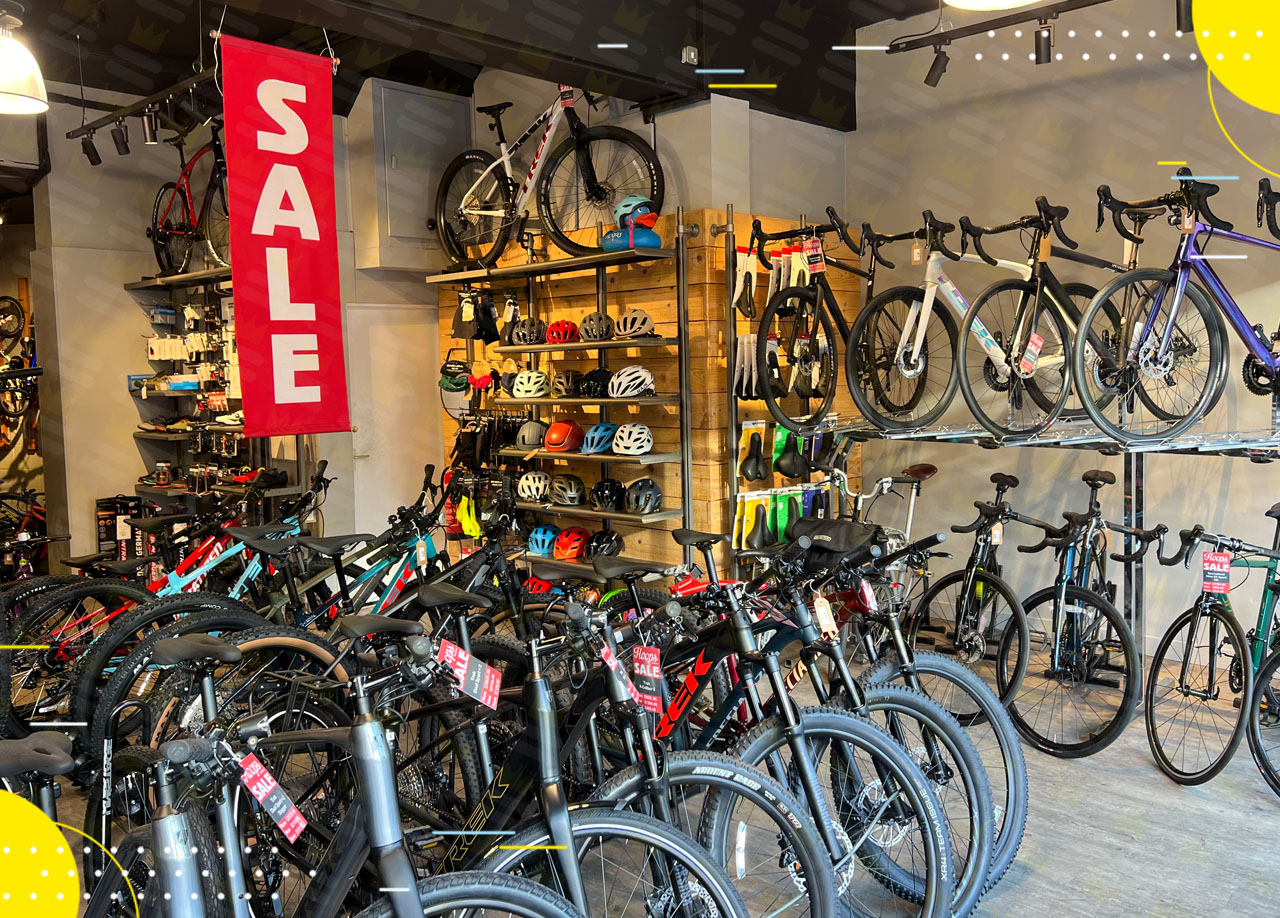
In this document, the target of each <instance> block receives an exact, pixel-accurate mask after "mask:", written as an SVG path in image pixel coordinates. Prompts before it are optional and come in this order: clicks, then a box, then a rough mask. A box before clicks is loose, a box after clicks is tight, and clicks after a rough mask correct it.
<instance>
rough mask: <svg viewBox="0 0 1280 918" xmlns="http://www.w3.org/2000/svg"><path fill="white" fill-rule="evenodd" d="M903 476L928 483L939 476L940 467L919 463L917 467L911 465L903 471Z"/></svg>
mask: <svg viewBox="0 0 1280 918" xmlns="http://www.w3.org/2000/svg"><path fill="white" fill-rule="evenodd" d="M902 474H903V475H905V476H906V477H907V478H914V479H915V480H916V481H928V480H929V479H930V478H932V477H933V476H934V475H937V474H938V467H937V466H936V465H930V464H929V463H927V462H917V463H916V464H915V465H909V466H907V467H906V468H905V469H903V470H902Z"/></svg>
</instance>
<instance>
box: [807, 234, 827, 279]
mask: <svg viewBox="0 0 1280 918" xmlns="http://www.w3.org/2000/svg"><path fill="white" fill-rule="evenodd" d="M804 258H805V263H806V265H807V266H808V268H809V273H810V274H820V273H821V272H823V271H825V270H827V260H826V259H825V258H824V257H823V255H822V240H821V239H818V238H817V237H815V238H813V239H806V240H805V241H804Z"/></svg>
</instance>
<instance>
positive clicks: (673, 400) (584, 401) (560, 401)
mask: <svg viewBox="0 0 1280 918" xmlns="http://www.w3.org/2000/svg"><path fill="white" fill-rule="evenodd" d="M493 404H494V405H497V406H498V407H499V408H508V407H512V406H517V405H560V406H562V407H566V408H569V407H574V408H581V407H584V406H586V405H606V406H610V407H615V406H616V407H619V408H625V407H626V406H627V405H638V406H640V407H644V406H646V405H678V404H680V396H678V395H650V396H646V397H644V398H555V397H551V398H506V397H505V396H500V397H498V398H495V399H493Z"/></svg>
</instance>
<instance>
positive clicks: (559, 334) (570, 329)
mask: <svg viewBox="0 0 1280 918" xmlns="http://www.w3.org/2000/svg"><path fill="white" fill-rule="evenodd" d="M577 340H578V326H577V325H575V324H574V323H573V322H570V321H569V320H568V319H561V320H560V321H559V322H552V323H551V325H550V326H548V328H547V344H572V343H573V342H575V341H577Z"/></svg>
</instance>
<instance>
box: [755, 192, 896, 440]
mask: <svg viewBox="0 0 1280 918" xmlns="http://www.w3.org/2000/svg"><path fill="white" fill-rule="evenodd" d="M827 217H828V219H830V221H831V222H830V223H826V224H818V225H810V226H801V227H798V228H796V229H793V230H783V231H781V232H777V233H766V232H765V231H764V229H763V227H762V225H761V223H760V221H759V220H755V221H753V222H752V224H751V240H750V242H749V243H748V246H747V252H748V254H750V252H751V250H752V249H753V248H754V250H755V251H756V253H757V255H758V257H759V260H760V264H761V265H763V266H764V267H765V268H766V269H767V270H770V271H772V270H773V269H774V264H773V262H771V261H770V260H769V257H768V256H767V255H766V254H765V246H766V245H767V244H768V243H770V242H783V241H786V242H795V241H800V242H801V246H800V250H798V251H796V253H795V254H793V255H792V256H791V258H792V264H793V265H794V264H796V260H800V261H801V262H802V264H800V266H799V267H798V268H793V269H792V270H791V271H790V273H789V276H788V277H786V278H783V279H782V281H780V283H779V284H778V288H779V289H777V290H776V291H774V292H773V293H772V294H771V295H770V297H769V301H768V303H766V304H765V308H764V312H763V313H761V315H760V322H759V324H758V325H757V328H756V354H755V360H756V372H757V379H759V380H763V381H764V382H763V383H762V384H761V385H760V386H759V387H758V391H759V394H760V397H761V398H762V399H763V400H764V403H765V407H767V408H768V409H769V413H770V414H771V415H773V418H774V420H776V421H777V422H778V423H779V424H781V425H782V426H783V427H786V428H787V429H788V430H793V431H796V432H797V433H805V432H809V431H812V430H813V429H814V428H816V427H817V426H818V424H819V423H820V422H821V421H822V420H823V419H824V418H825V417H826V416H827V414H828V412H830V410H831V405H832V403H833V402H834V401H835V397H836V390H837V387H838V386H839V362H838V361H839V354H838V353H837V352H836V342H837V340H839V341H844V340H847V339H848V336H849V325H848V322H846V321H845V317H844V312H843V311H842V310H841V309H840V305H839V304H838V303H837V302H836V298H835V293H834V292H832V290H831V284H830V283H829V282H828V280H827V274H826V268H827V266H828V265H830V266H831V267H834V268H838V269H839V270H841V271H844V272H847V273H849V274H852V275H854V276H855V277H860V278H862V279H863V280H864V281H866V283H865V284H864V285H863V294H862V299H863V302H867V301H868V300H870V299H871V298H872V296H873V295H874V292H875V285H876V266H877V265H883V266H884V267H886V268H888V269H890V270H893V267H894V265H893V262H891V261H887V260H886V259H885V258H884V257H883V256H881V254H880V248H881V247H882V246H884V245H886V244H889V243H893V242H900V241H903V240H906V239H912V238H915V237H916V236H917V235H918V233H916V232H911V233H899V234H897V235H892V236H890V235H884V234H880V233H875V232H873V231H872V229H871V225H870V224H868V223H864V224H862V234H861V235H860V236H859V238H858V242H857V243H855V242H854V241H853V239H852V238H851V237H850V236H849V225H848V224H847V223H846V222H845V221H843V220H841V219H840V217H839V215H838V214H837V213H836V211H835V208H834V207H828V208H827ZM828 233H836V234H837V235H838V236H839V237H840V240H841V241H842V242H843V243H844V244H845V245H846V246H848V247H849V248H850V249H851V250H852V251H854V252H857V253H858V255H859V256H862V255H864V254H867V253H870V255H871V261H870V262H869V263H868V265H867V267H866V268H862V267H859V266H858V265H855V264H852V263H850V262H845V261H842V260H840V259H839V258H835V257H833V256H831V255H828V254H826V253H825V252H823V251H822V237H823V236H824V235H826V234H828ZM776 254H777V253H775V255H776ZM793 278H794V279H795V280H798V279H800V278H803V279H804V283H802V284H797V283H795V280H793Z"/></svg>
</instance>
